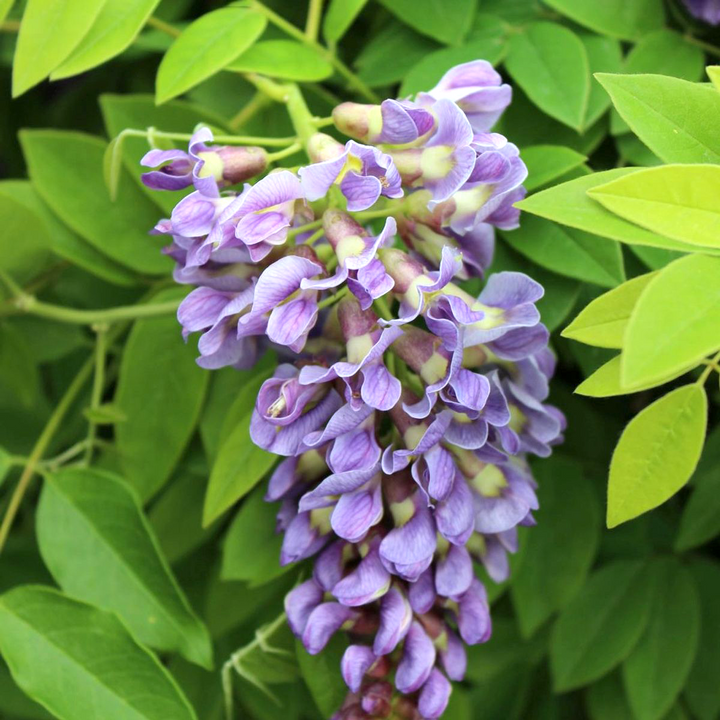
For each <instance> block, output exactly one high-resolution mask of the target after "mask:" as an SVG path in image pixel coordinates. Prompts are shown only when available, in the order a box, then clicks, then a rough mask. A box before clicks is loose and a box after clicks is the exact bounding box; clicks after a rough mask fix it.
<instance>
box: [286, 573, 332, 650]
mask: <svg viewBox="0 0 720 720" xmlns="http://www.w3.org/2000/svg"><path fill="white" fill-rule="evenodd" d="M322 599H323V591H322V588H320V587H319V586H318V584H317V583H316V582H315V581H314V580H306V581H305V582H304V583H302V584H301V585H298V586H297V587H295V588H293V589H292V590H291V591H290V592H289V593H288V594H287V595H286V596H285V613H286V614H287V618H288V625H290V629H291V630H292V631H293V634H295V635H296V636H297V637H301V636H302V634H303V632H304V631H305V626H306V625H307V621H308V618H309V617H310V613H311V612H312V611H313V610H314V609H315V608H316V607H317V606H318V605H319V604H320V603H321V602H322Z"/></svg>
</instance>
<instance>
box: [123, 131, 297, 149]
mask: <svg viewBox="0 0 720 720" xmlns="http://www.w3.org/2000/svg"><path fill="white" fill-rule="evenodd" d="M124 137H142V138H146V139H147V140H148V141H149V140H150V138H151V137H153V138H165V139H167V140H183V141H185V142H188V141H189V140H190V138H191V137H192V134H190V133H176V132H165V131H164V130H156V129H155V128H147V129H145V130H137V129H135V128H126V129H125V130H123V131H122V132H121V133H120V134H119V135H118V138H124ZM213 141H214V142H219V143H226V144H228V145H264V146H266V147H286V146H287V145H292V144H293V143H295V142H297V138H295V137H282V138H266V137H259V136H257V135H216V136H215V137H214V138H213Z"/></svg>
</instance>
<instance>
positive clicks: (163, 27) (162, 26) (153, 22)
mask: <svg viewBox="0 0 720 720" xmlns="http://www.w3.org/2000/svg"><path fill="white" fill-rule="evenodd" d="M147 24H148V25H149V26H150V27H152V28H155V29H156V30H160V31H161V32H164V33H165V34H166V35H169V36H170V37H173V38H177V37H180V35H181V34H182V31H181V30H178V29H177V28H176V27H173V26H172V25H171V24H170V23H166V22H165V21H164V20H161V19H160V18H158V17H155V16H154V15H151V16H150V17H149V18H148V19H147Z"/></svg>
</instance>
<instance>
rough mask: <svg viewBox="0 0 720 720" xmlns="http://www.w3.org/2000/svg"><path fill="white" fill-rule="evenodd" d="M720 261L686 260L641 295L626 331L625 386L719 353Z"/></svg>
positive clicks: (690, 257) (693, 257) (692, 257)
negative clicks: (716, 351)
mask: <svg viewBox="0 0 720 720" xmlns="http://www.w3.org/2000/svg"><path fill="white" fill-rule="evenodd" d="M719 299H720V258H713V257H708V256H706V255H688V256H686V257H683V258H680V259H679V260H675V261H674V262H672V263H670V265H668V266H667V267H666V268H665V269H664V270H662V271H661V272H660V274H659V275H657V276H656V277H654V278H653V279H652V281H651V282H650V283H649V284H648V286H647V287H646V288H645V290H644V291H643V293H642V295H641V296H640V299H639V300H638V301H637V304H636V305H635V308H634V309H633V312H632V316H631V317H630V322H629V323H628V326H627V329H626V331H625V346H624V347H625V352H624V355H623V382H625V383H627V384H637V383H640V382H647V381H650V380H655V379H658V378H661V377H664V376H667V375H670V374H671V373H673V372H676V371H677V370H679V369H681V368H683V367H687V366H688V365H691V364H693V363H696V364H697V363H699V362H700V361H701V360H702V359H703V358H704V357H705V356H706V355H708V354H709V353H711V352H713V351H714V350H716V349H717V348H719V347H720V334H719V333H718V327H720V325H719V324H718V323H720V302H718V300H719Z"/></svg>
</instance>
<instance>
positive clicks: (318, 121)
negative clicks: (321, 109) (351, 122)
mask: <svg viewBox="0 0 720 720" xmlns="http://www.w3.org/2000/svg"><path fill="white" fill-rule="evenodd" d="M334 123H335V121H334V120H333V119H332V117H324V118H315V127H316V128H324V127H329V126H330V125H333V124H334Z"/></svg>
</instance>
